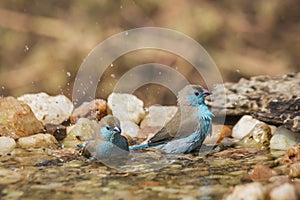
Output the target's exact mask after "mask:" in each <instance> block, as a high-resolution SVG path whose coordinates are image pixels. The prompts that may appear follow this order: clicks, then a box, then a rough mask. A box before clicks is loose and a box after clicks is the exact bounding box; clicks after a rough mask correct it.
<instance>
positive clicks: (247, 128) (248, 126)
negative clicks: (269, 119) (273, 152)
mask: <svg viewBox="0 0 300 200" xmlns="http://www.w3.org/2000/svg"><path fill="white" fill-rule="evenodd" d="M259 123H263V122H261V121H259V120H257V119H254V118H253V117H251V116H250V115H244V116H243V117H242V118H241V119H240V120H239V121H238V123H237V124H236V125H235V126H234V127H233V129H232V137H234V138H239V139H242V138H243V137H245V136H246V135H248V134H249V133H250V132H251V131H252V129H253V128H254V127H255V126H256V125H257V124H259Z"/></svg>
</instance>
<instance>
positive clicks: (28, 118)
mask: <svg viewBox="0 0 300 200" xmlns="http://www.w3.org/2000/svg"><path fill="white" fill-rule="evenodd" d="M42 129H43V125H42V123H41V122H40V121H39V120H38V119H37V118H36V117H35V115H34V114H33V112H32V110H31V109H30V107H29V106H28V105H27V104H23V103H20V102H19V101H18V100H17V99H15V98H14V97H6V98H0V136H8V137H11V138H14V139H18V138H20V137H25V136H29V135H33V134H35V133H38V132H41V131H42Z"/></svg>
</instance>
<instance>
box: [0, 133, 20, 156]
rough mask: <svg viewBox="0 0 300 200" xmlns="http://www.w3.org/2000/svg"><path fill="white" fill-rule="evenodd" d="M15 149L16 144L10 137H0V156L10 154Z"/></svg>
mask: <svg viewBox="0 0 300 200" xmlns="http://www.w3.org/2000/svg"><path fill="white" fill-rule="evenodd" d="M15 147H16V142H15V140H14V139H12V138H10V137H0V155H4V154H7V153H9V152H11V151H12V150H13V149H14V148H15Z"/></svg>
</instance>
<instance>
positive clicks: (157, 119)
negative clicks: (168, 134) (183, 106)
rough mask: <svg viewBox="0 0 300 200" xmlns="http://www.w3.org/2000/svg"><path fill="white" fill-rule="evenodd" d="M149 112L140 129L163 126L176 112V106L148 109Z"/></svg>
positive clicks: (156, 106)
mask: <svg viewBox="0 0 300 200" xmlns="http://www.w3.org/2000/svg"><path fill="white" fill-rule="evenodd" d="M148 110H149V112H148V114H147V116H146V117H145V118H144V120H143V121H142V122H141V128H144V127H146V126H164V125H166V123H168V122H169V121H170V120H171V119H172V117H173V116H174V115H175V113H176V112H177V110H178V108H177V107H176V106H159V105H153V106H150V107H149V109H148Z"/></svg>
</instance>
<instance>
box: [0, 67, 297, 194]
mask: <svg viewBox="0 0 300 200" xmlns="http://www.w3.org/2000/svg"><path fill="white" fill-rule="evenodd" d="M224 86H225V94H226V104H220V102H218V101H217V100H216V101H208V102H207V103H208V105H209V106H211V107H212V108H213V110H215V111H216V112H215V113H214V114H215V116H216V118H222V117H224V118H225V115H226V120H225V125H224V124H218V122H219V121H218V120H216V121H215V122H214V124H213V135H212V137H208V138H207V139H206V140H205V142H204V144H205V145H203V148H201V151H200V153H199V152H195V153H193V154H187V155H181V156H179V157H168V156H163V155H161V154H159V153H157V151H151V150H145V151H141V152H139V154H137V155H134V153H133V157H132V159H131V160H130V162H131V163H130V165H128V162H127V163H126V165H124V167H123V168H122V167H120V166H118V167H119V168H117V169H115V166H110V167H108V166H105V165H103V164H101V163H98V164H97V161H90V160H88V159H87V158H85V157H83V156H82V155H81V152H80V150H79V149H78V145H80V144H82V143H83V142H84V141H88V140H90V139H91V138H92V136H93V133H94V130H95V129H96V128H97V122H98V121H100V120H101V118H102V117H103V116H105V115H106V114H108V113H111V114H113V115H114V116H116V117H118V118H119V119H120V121H121V128H122V130H123V131H122V134H123V135H124V136H125V137H126V138H127V139H128V141H129V143H130V144H131V145H133V144H138V143H141V142H143V141H146V140H147V139H148V138H149V137H151V136H152V135H153V134H155V132H156V131H157V130H159V128H160V127H162V126H163V125H164V124H166V123H167V122H168V121H169V120H170V119H171V118H172V117H173V115H174V114H175V112H176V111H177V107H176V106H150V107H149V108H144V104H143V102H142V101H141V100H140V99H138V98H137V97H136V96H134V95H131V94H117V93H112V94H111V95H110V96H109V97H108V100H107V101H105V100H102V99H96V100H93V101H91V102H86V103H84V104H82V105H81V106H80V107H78V108H75V109H74V107H73V104H72V102H71V101H70V100H69V99H68V98H66V97H65V96H63V95H58V96H49V95H47V94H45V93H39V94H26V95H23V96H21V97H18V98H14V97H2V98H0V116H1V117H0V135H1V137H0V155H1V170H0V180H1V181H0V185H1V193H0V197H3V198H6V197H7V198H8V199H9V198H10V197H11V195H12V196H13V197H24V198H25V199H26V198H30V196H26V195H28V193H26V191H27V190H30V189H28V188H26V186H24V184H25V185H26V181H27V183H28V184H29V185H30V184H31V186H32V184H33V185H34V191H35V193H34V194H35V195H38V194H39V191H43V188H42V186H43V187H47V188H48V187H50V188H51V187H52V189H53V190H54V191H59V188H63V189H61V191H69V190H70V188H68V187H67V186H68V183H69V185H72V184H73V185H72V187H75V186H76V187H77V186H78V184H79V185H80V184H81V183H82V184H83V185H84V184H87V185H88V184H92V186H91V188H93V189H92V191H90V192H91V193H92V194H90V195H91V196H93V194H95V195H96V194H98V192H97V188H98V189H99V190H101V191H102V192H104V193H105V191H106V193H107V194H110V195H112V196H113V197H116V196H114V195H115V194H116V193H114V192H113V191H114V190H118V191H119V193H120V191H123V192H124V191H125V189H126V190H129V191H139V195H137V196H138V197H139V198H144V199H145V198H146V199H151V198H152V197H157V195H158V197H159V194H160V193H161V195H162V196H163V197H170V196H168V195H171V197H172V198H173V199H177V198H184V197H186V198H189V197H190V198H191V199H193V198H199V197H203V196H206V197H207V198H208V199H209V198H211V199H214V198H216V197H218V198H221V197H222V198H223V199H243V197H244V196H251V197H253V199H299V198H300V193H299V191H300V179H299V178H300V133H299V132H300V111H299V108H300V73H295V74H289V75H284V76H281V77H277V78H273V79H272V78H270V77H267V76H260V77H253V78H251V79H250V80H246V79H241V80H240V81H239V82H238V83H225V85H224ZM213 93H214V96H213V98H212V99H218V95H224V92H222V91H218V87H216V90H215V91H213ZM232 119H234V120H236V119H238V120H237V122H236V121H235V122H234V124H233V125H232ZM229 121H230V123H228V122H229ZM206 147H210V148H208V150H207V149H206ZM144 154H146V155H147V156H146V157H144ZM135 156H136V157H135ZM142 159H143V162H141V160H142ZM95 163H96V164H95ZM133 163H134V164H133ZM158 165H159V167H158ZM55 167H58V168H55ZM231 167H232V168H231ZM22 169H23V170H24V171H23V172H22ZM80 169H82V170H83V172H85V174H83V175H82V176H83V177H84V181H83V180H78V179H80V177H79V174H81V172H80ZM26 170H27V171H26ZM39 170H42V171H43V170H45V171H47V170H50V171H51V170H52V172H51V173H52V174H56V176H60V177H59V181H54V179H53V178H51V173H49V174H47V175H48V176H47V175H46V174H44V175H43V174H41V173H40V171H39ZM118 170H119V171H118ZM120 170H121V172H120ZM54 171H56V172H54ZM91 171H92V173H91ZM142 171H143V172H144V175H141V174H143V173H141V172H142ZM64 173H65V175H66V176H65V175H64ZM93 173H95V174H93ZM159 174H161V176H165V177H168V178H170V180H169V182H168V181H165V180H164V178H163V177H160V175H159ZM193 174H194V176H193ZM93 175H96V176H97V177H98V176H99V175H101V176H102V178H103V177H106V178H107V180H108V181H109V183H108V184H104V183H103V182H101V181H103V179H101V181H100V182H101V184H102V185H103V184H104V185H105V187H104V186H103V187H102V186H101V184H100V183H99V182H97V180H96V179H95V177H93ZM32 176H36V177H37V178H36V179H37V180H39V182H40V186H38V184H37V183H36V182H35V181H36V180H35V179H32ZM38 176H44V180H42V179H41V178H39V177H38ZM142 176H145V177H144V179H145V180H147V181H142V180H143V178H142ZM124 177H126V180H128V181H129V182H128V183H124ZM187 177H189V178H187ZM40 179H41V180H40ZM187 179H189V180H187ZM33 180H35V181H33ZM46 180H47V182H45V181H46ZM205 180H207V181H208V183H205ZM53 181H54V182H53ZM72 181H73V182H72ZM74 181H75V182H76V184H75V183H74ZM98 181H99V180H98ZM122 181H123V182H122ZM189 181H190V182H189ZM121 183H123V184H124V185H123V187H122V184H121ZM129 183H130V184H131V185H132V188H131V187H130V185H128V184H129ZM200 183H201V184H203V185H201V184H200ZM19 184H21V185H22V187H21V186H20V185H19ZM74 184H75V185H74ZM95 184H96V185H97V187H96V188H95V187H93V186H95ZM114 184H115V185H114ZM135 184H138V186H136V187H137V188H136V187H134V186H133V185H135ZM180 184H182V188H186V193H185V192H182V191H180V190H179V189H180ZM193 184H195V185H197V184H200V185H197V186H198V187H197V188H195V186H192V185H193ZM83 185H80V187H78V188H80V189H81V190H82V191H84V189H82V188H84V187H81V186H83ZM141 185H142V186H141ZM98 186H99V187H98ZM16 187H17V188H18V187H20V188H21V189H20V190H17V191H14V192H15V193H12V192H13V190H14V188H16ZM168 187H171V188H168ZM199 188H200V189H201V188H202V190H203V191H204V190H205V191H206V193H205V192H203V191H202V190H201V191H202V192H199ZM31 189H32V188H31ZM149 191H153V192H155V195H153V194H151V193H150V192H149ZM187 191H190V192H191V193H188V192H187ZM216 191H218V192H216ZM69 192H70V191H69ZM106 193H105V194H106ZM119 193H117V194H118V195H120V194H119ZM213 193H216V194H217V195H216V196H214V195H213ZM83 194H86V193H85V192H83V193H80V191H79V192H78V191H77V192H75V196H73V197H77V198H78V195H83ZM124 194H125V196H126V195H127V196H128V195H129V196H130V195H133V196H134V195H136V194H135V193H134V192H133V193H130V194H129V193H126V192H125V193H124ZM24 195H25V196H24ZM70 195H71V194H70ZM177 195H178V196H177ZM121 196H122V195H121ZM32 197H33V196H32ZM57 197H58V196H57ZM64 197H68V196H64ZM69 197H70V196H69ZM79 197H80V196H79Z"/></svg>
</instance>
